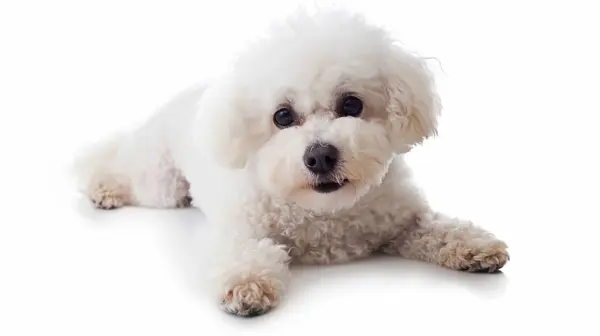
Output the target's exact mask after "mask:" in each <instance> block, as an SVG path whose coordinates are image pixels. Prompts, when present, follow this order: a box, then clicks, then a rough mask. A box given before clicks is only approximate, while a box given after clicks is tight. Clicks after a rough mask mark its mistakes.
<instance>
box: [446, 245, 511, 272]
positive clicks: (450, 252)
mask: <svg viewBox="0 0 600 336" xmlns="http://www.w3.org/2000/svg"><path fill="white" fill-rule="evenodd" d="M506 249H507V246H506V244H505V243H503V242H501V241H495V242H490V243H485V244H476V243H472V244H470V243H468V242H467V243H462V244H456V245H454V246H447V248H446V249H444V251H443V252H442V253H440V254H441V255H440V256H441V264H442V265H443V266H446V267H449V268H453V269H457V270H461V271H467V272H489V273H493V272H496V271H498V270H500V269H501V268H502V267H504V265H505V264H506V263H507V262H508V260H509V259H510V257H509V255H508V251H507V250H506Z"/></svg>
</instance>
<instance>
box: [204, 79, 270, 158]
mask: <svg viewBox="0 0 600 336" xmlns="http://www.w3.org/2000/svg"><path fill="white" fill-rule="evenodd" d="M243 92H244V90H242V89H241V88H238V87H236V85H235V82H234V81H233V80H232V79H229V78H224V79H221V80H219V81H217V82H216V83H214V84H213V85H211V86H209V87H208V88H207V89H206V91H205V92H204V93H203V95H202V98H201V100H200V103H199V108H198V112H197V113H198V114H197V116H196V120H195V121H194V122H195V126H194V127H195V129H194V137H195V140H196V141H197V143H198V144H199V146H200V147H202V149H203V150H206V151H207V152H208V154H209V155H210V157H211V158H213V159H214V160H215V161H216V162H217V163H218V164H220V165H222V166H226V167H229V168H234V169H241V168H244V167H245V166H246V163H247V161H248V159H249V158H250V156H251V155H252V154H253V153H254V152H255V151H256V150H257V149H258V148H259V147H260V145H261V144H263V143H264V142H265V141H266V137H267V136H268V134H265V132H264V130H265V125H264V124H265V121H264V120H263V119H264V118H261V114H260V111H257V110H254V109H253V107H252V106H249V104H250V103H251V102H250V101H248V100H247V99H245V96H244V94H243ZM267 127H268V126H267Z"/></svg>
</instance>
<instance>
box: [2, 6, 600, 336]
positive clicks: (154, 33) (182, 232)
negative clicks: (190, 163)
mask: <svg viewBox="0 0 600 336" xmlns="http://www.w3.org/2000/svg"><path fill="white" fill-rule="evenodd" d="M592 3H593V1H587V2H584V1H564V2H559V1H539V2H535V1H523V0H522V1H498V2H491V1H425V0H416V1H399V0H394V1H390V2H389V3H386V2H384V1H375V0H369V1H363V2H361V1H347V2H346V4H347V5H348V6H349V7H350V8H355V9H358V10H361V11H362V12H364V13H365V14H366V16H367V17H368V18H369V19H371V20H372V21H374V22H376V23H379V24H383V25H385V26H387V27H388V28H389V29H390V30H391V31H392V32H393V33H394V34H395V35H396V36H397V37H398V38H399V39H400V40H402V41H403V42H404V43H405V44H406V45H407V46H409V47H410V48H411V49H414V50H416V51H418V52H419V53H421V54H423V55H424V56H430V57H435V58H437V59H438V60H439V62H440V63H437V62H436V61H432V62H431V66H432V67H433V68H434V69H435V71H436V73H437V75H438V80H439V87H440V93H441V94H442V98H443V102H444V105H445V109H444V116H443V119H442V124H441V128H440V136H439V137H438V138H437V139H434V140H432V141H428V142H427V143H426V144H425V145H424V146H423V147H421V148H419V149H418V150H416V151H415V152H414V153H412V154H411V155H410V156H409V160H410V162H411V163H412V164H413V165H414V168H415V170H416V173H417V177H418V178H419V180H420V182H421V183H422V185H423V187H424V188H425V190H426V192H427V194H428V195H429V197H430V198H431V201H432V203H433V204H434V205H435V206H437V207H438V209H439V210H441V211H445V212H447V213H449V214H451V215H455V216H461V217H465V218H469V219H472V220H473V221H474V222H475V223H477V224H478V225H481V226H483V227H485V228H487V229H489V230H491V231H493V232H494V233H496V234H497V235H498V236H499V237H501V238H502V239H504V240H506V241H507V242H508V244H509V246H510V253H511V261H510V263H509V264H508V265H507V266H506V267H505V269H504V272H503V273H502V274H495V275H480V274H464V273H459V272H454V271H449V270H443V269H441V268H437V267H435V266H430V265H426V264H422V263H415V262H408V261H402V260H398V259H395V258H383V259H371V260H365V261H361V262H357V263H352V264H347V265H341V266H335V267H299V268H296V269H294V271H293V273H294V279H293V282H292V284H291V288H290V290H289V292H288V293H287V296H286V297H285V299H284V301H283V303H282V305H281V306H280V307H278V308H277V309H276V310H274V311H272V312H271V313H269V314H267V315H266V316H263V317H260V318H255V319H242V318H236V317H233V316H230V315H227V314H225V313H223V312H221V311H220V310H219V309H218V308H217V302H214V301H212V300H210V299H209V297H207V295H206V293H205V292H203V290H202V286H200V283H201V281H200V280H199V279H200V278H201V276H202V274H203V269H202V267H201V265H202V261H203V260H207V258H210V257H211V256H210V255H202V254H201V253H198V252H197V250H198V248H197V247H198V245H199V244H201V243H202V237H203V236H202V234H203V232H205V231H206V225H207V223H205V222H204V221H203V220H202V214H201V213H200V212H199V211H198V210H193V209H189V210H177V211H175V210H173V211H156V210H148V209H123V210H118V211H115V212H100V211H96V210H93V209H92V208H91V206H90V204H89V203H88V202H87V201H86V200H84V199H81V198H80V197H79V195H77V194H76V193H75V191H74V189H73V186H72V185H71V184H70V181H69V180H68V179H67V176H68V175H67V173H68V170H67V169H68V167H69V164H70V160H72V158H73V155H74V153H75V150H77V149H78V148H81V147H82V146H83V145H85V144H87V143H88V142H89V141H93V140H97V139H101V138H102V137H103V136H105V135H106V134H109V133H112V132H113V131H115V130H119V129H124V128H129V127H131V126H134V125H135V124H136V123H139V122H141V121H143V120H144V119H145V118H147V117H148V116H149V115H150V113H152V112H153V110H154V109H155V108H156V107H157V106H158V105H160V104H161V103H163V102H164V101H166V100H167V99H169V98H170V97H171V95H173V94H174V93H175V92H177V91H178V90H179V89H181V88H184V87H185V86H187V85H188V84H190V83H193V82H194V81H197V80H199V79H202V78H203V77H204V76H215V75H218V73H219V70H220V69H222V67H223V66H225V65H226V64H227V63H226V62H227V60H228V59H230V58H231V57H232V56H233V55H234V54H233V53H234V52H235V51H236V50H238V49H240V48H241V47H242V46H243V42H244V41H246V40H247V39H248V38H251V37H252V36H255V35H256V34H258V33H259V32H260V30H261V29H262V28H264V27H265V26H266V25H267V24H268V22H269V21H270V20H271V19H275V18H278V17H281V16H282V15H283V14H285V13H286V12H287V11H289V10H291V9H293V8H294V5H295V3H293V2H287V1H283V0H279V1H261V0H252V1H245V2H244V1H225V0H218V1H217V0H215V1H212V2H209V1H198V0H196V1H132V0H118V1H109V0H103V1H84V0H79V1H65V0H56V1H23V0H21V1H17V0H14V1H2V2H1V3H0V156H1V157H2V165H1V166H0V167H1V168H0V172H1V174H0V186H1V189H0V200H1V203H0V204H1V209H0V335H6V336H9V335H55V334H56V335H86V336H87V335H111V336H112V335H211V336H212V335H228V334H232V335H254V334H256V335H258V334H260V335H288V334H298V335H336V336H339V335H344V334H347V333H349V332H351V331H356V332H360V334H361V335H363V334H365V333H366V334H370V335H379V334H386V335H430V334H431V335H434V334H440V333H443V334H461V335H479V334H482V335H489V334H502V335H516V332H517V331H518V332H521V331H522V332H524V333H527V334H532V333H534V334H538V333H539V334H540V335H547V334H548V332H549V331H556V332H560V333H561V334H563V333H566V332H568V333H569V334H571V335H592V334H595V335H598V327H597V320H594V318H596V319H597V316H598V307H597V302H598V285H599V281H598V280H599V277H598V271H597V269H598V260H599V258H600V256H599V252H598V251H599V249H598V245H599V243H598V239H597V235H598V232H599V230H598V225H599V224H600V218H599V216H598V215H597V214H596V212H597V207H598V205H597V204H598V200H599V197H598V190H599V188H600V185H599V183H598V182H599V178H598V174H599V168H600V164H599V163H598V161H597V160H598V153H599V152H600V151H599V150H598V147H599V146H600V141H599V139H600V136H599V135H598V132H597V128H598V120H599V119H598V115H599V113H600V103H599V100H600V96H599V95H600V93H599V91H600V87H599V85H598V79H599V78H600V71H599V70H600V66H599V62H600V51H599V50H598V45H599V43H600V42H599V41H600V37H599V33H598V32H600V24H599V23H598V22H599V20H598V13H599V10H598V9H595V6H594V5H593V4H592ZM440 64H441V66H442V67H441V68H440ZM442 70H443V71H442ZM215 182H216V183H218V181H215ZM214 187H215V188H218V184H216V185H215V186H214Z"/></svg>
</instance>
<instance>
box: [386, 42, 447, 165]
mask: <svg viewBox="0 0 600 336" xmlns="http://www.w3.org/2000/svg"><path fill="white" fill-rule="evenodd" d="M387 66H388V68H387V71H386V90H387V96H388V105H387V110H388V116H389V121H390V124H389V126H390V134H391V137H392V143H393V146H394V151H395V152H397V153H406V152H408V151H410V150H411V148H412V147H413V146H415V145H418V144H420V143H422V142H423V141H424V140H425V139H427V138H429V137H432V136H435V135H436V134H437V124H438V118H439V116H440V112H441V104H440V101H439V98H438V95H437V93H436V91H435V83H434V80H433V74H432V73H431V72H430V71H429V69H428V68H427V66H426V64H425V62H424V61H423V60H422V59H420V58H418V57H417V56H414V55H411V54H410V53H408V52H407V51H404V50H402V49H400V48H397V49H394V50H393V51H392V54H391V56H390V57H389V60H388V64H387Z"/></svg>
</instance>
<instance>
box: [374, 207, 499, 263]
mask: <svg viewBox="0 0 600 336" xmlns="http://www.w3.org/2000/svg"><path fill="white" fill-rule="evenodd" d="M506 249H507V245H506V244H505V243H504V242H503V241H501V240H499V239H498V238H496V237H495V236H494V235H493V234H491V233H490V232H487V231H485V230H483V229H481V228H479V227H476V226H474V225H473V224H472V223H471V222H468V221H464V220H460V219H456V218H450V217H448V216H445V215H443V214H440V213H430V212H426V213H421V214H419V215H418V216H417V220H416V221H415V222H414V223H413V224H412V225H410V226H408V227H407V228H406V230H405V231H403V233H402V234H400V235H399V236H398V237H396V238H395V239H393V240H392V241H391V242H390V243H389V245H387V246H386V247H385V248H384V252H386V253H391V254H397V255H400V256H402V257H405V258H408V259H415V260H421V261H427V262H432V263H435V264H438V265H441V266H444V267H448V268H452V269H457V270H463V271H469V272H495V271H497V270H499V269H500V268H502V267H503V266H504V264H506V262H507V261H508V259H509V256H508V252H507V250H506Z"/></svg>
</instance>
